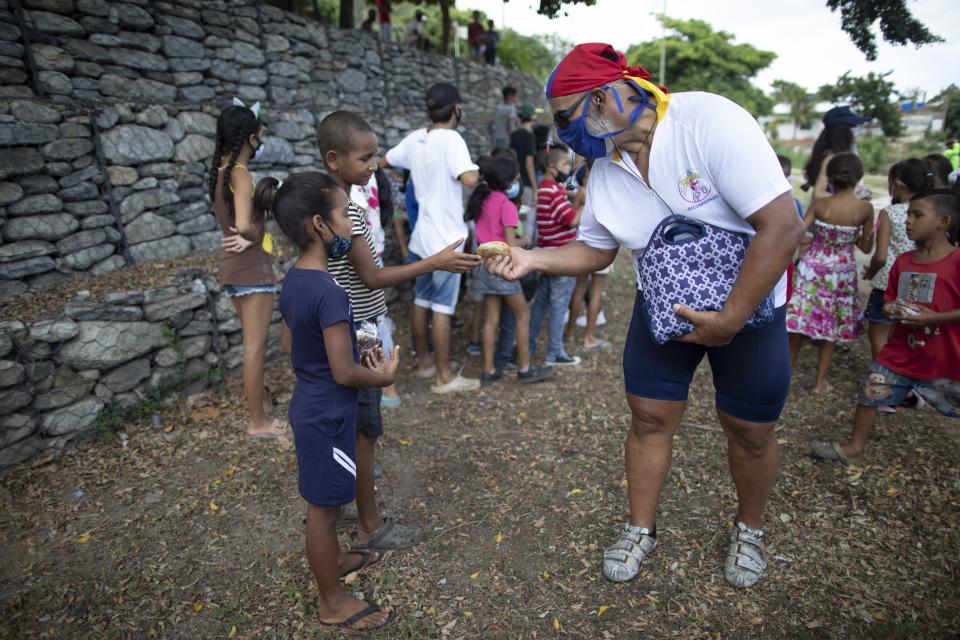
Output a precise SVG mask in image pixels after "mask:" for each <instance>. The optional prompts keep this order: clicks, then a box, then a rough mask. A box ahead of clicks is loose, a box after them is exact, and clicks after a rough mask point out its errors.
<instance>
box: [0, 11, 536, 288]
mask: <svg viewBox="0 0 960 640" xmlns="http://www.w3.org/2000/svg"><path fill="white" fill-rule="evenodd" d="M21 4H22V8H18V5H17V4H16V3H14V2H12V1H10V0H0V225H2V226H0V297H8V298H9V297H10V296H13V295H16V294H19V293H22V292H23V291H25V290H27V289H29V288H39V287H43V286H45V285H47V284H50V283H51V282H57V281H61V280H63V279H65V278H69V277H70V276H71V275H72V274H75V273H77V272H90V273H93V274H99V273H105V272H108V271H112V270H116V269H119V268H122V267H123V266H124V265H126V264H131V263H140V262H145V261H149V260H155V259H161V258H170V257H176V256H180V255H184V254H187V253H190V252H192V251H207V250H212V249H215V248H217V247H218V246H219V242H220V234H219V232H218V231H217V230H216V224H215V221H214V218H213V216H212V214H211V211H210V205H209V201H208V198H207V195H206V180H205V176H206V175H207V173H206V172H207V170H208V168H207V166H206V165H207V163H208V162H209V158H210V156H211V155H212V154H213V150H214V140H213V136H214V132H215V124H216V116H217V114H218V113H219V111H220V109H221V108H222V107H223V106H225V105H227V104H229V101H230V99H231V98H232V97H234V96H238V97H239V98H240V99H242V100H244V101H246V102H247V103H248V104H251V103H253V102H254V101H258V100H259V101H262V102H263V105H264V108H263V119H264V121H265V123H266V125H267V138H266V148H265V150H264V153H263V156H262V157H261V159H260V161H259V162H257V163H254V164H253V165H252V166H251V169H253V170H254V172H255V174H256V175H260V174H264V173H276V174H278V175H283V174H286V173H289V172H293V171H303V170H312V169H322V163H321V162H320V158H319V154H318V152H317V149H316V139H315V134H316V129H315V127H316V125H317V123H318V122H319V121H320V120H321V119H322V118H323V117H324V116H325V115H326V114H328V113H329V112H331V111H334V110H336V109H351V110H354V111H357V112H359V113H360V114H362V115H363V116H365V117H366V118H367V119H368V120H369V121H370V123H371V124H372V125H373V127H374V129H375V130H376V131H377V133H378V134H379V135H380V138H381V144H382V146H383V147H384V148H387V147H389V146H390V145H392V144H395V143H396V142H398V141H399V140H400V138H401V136H402V135H404V134H405V133H406V132H407V131H409V130H410V129H413V128H415V127H418V126H422V125H424V124H425V122H426V116H425V114H424V98H423V96H424V91H425V90H426V88H427V87H428V86H429V85H430V84H431V83H433V82H435V81H439V80H447V81H453V82H456V83H457V84H458V85H459V87H460V90H461V93H462V94H463V97H464V100H465V112H466V113H467V119H466V121H465V123H464V126H463V128H462V132H463V134H464V137H465V138H466V139H467V142H468V144H469V145H470V146H471V148H472V151H473V153H474V155H479V154H480V153H483V152H486V151H487V150H488V149H489V146H490V145H489V140H490V120H491V117H492V112H493V109H494V108H495V107H496V105H497V104H498V103H499V102H500V88H501V87H502V86H503V85H505V84H508V83H509V84H514V85H516V86H518V87H521V88H523V91H524V93H526V95H527V97H528V98H529V99H535V98H538V97H539V88H538V87H537V86H536V84H535V82H534V81H533V80H532V79H531V78H528V77H524V76H518V75H516V74H512V73H510V72H508V71H506V70H504V69H502V68H494V67H489V66H486V65H480V64H475V63H472V62H468V61H463V60H457V59H454V58H450V57H444V56H436V55H431V54H426V53H423V52H421V51H417V50H413V49H408V48H405V47H401V46H399V45H391V44H385V43H383V42H381V41H380V40H379V39H378V38H377V37H376V36H375V34H370V33H366V32H362V31H342V30H339V29H334V28H329V27H325V26H323V25H320V24H317V23H313V22H308V21H307V20H305V19H304V18H302V17H300V16H296V15H292V14H287V13H284V12H282V11H280V10H278V9H275V8H273V7H271V6H269V5H261V4H260V3H257V2H254V1H253V0H235V1H231V2H221V1H207V0H175V1H174V0H171V1H168V2H151V1H149V0H128V1H127V2H108V1H106V0H22V1H21ZM21 25H24V27H25V29H21Z"/></svg>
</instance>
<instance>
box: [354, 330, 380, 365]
mask: <svg viewBox="0 0 960 640" xmlns="http://www.w3.org/2000/svg"><path fill="white" fill-rule="evenodd" d="M357 348H358V349H359V350H360V357H361V358H362V357H364V356H365V355H367V354H368V353H373V352H375V351H376V350H377V349H381V348H383V341H382V340H381V339H380V332H379V331H378V330H377V325H375V324H373V323H372V322H366V321H364V322H362V323H360V328H359V329H357Z"/></svg>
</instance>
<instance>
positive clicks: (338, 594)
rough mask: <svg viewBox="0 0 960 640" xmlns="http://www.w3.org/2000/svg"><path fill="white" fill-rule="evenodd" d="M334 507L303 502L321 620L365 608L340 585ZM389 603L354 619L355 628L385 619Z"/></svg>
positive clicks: (329, 620) (340, 619) (334, 619)
mask: <svg viewBox="0 0 960 640" xmlns="http://www.w3.org/2000/svg"><path fill="white" fill-rule="evenodd" d="M339 514H340V509H338V508H337V507H316V506H314V505H312V504H311V505H307V535H306V539H307V540H306V548H307V564H309V565H310V571H311V573H313V579H314V580H316V582H317V588H318V591H319V597H318V598H317V615H318V617H319V618H320V621H321V622H326V623H328V624H329V623H335V622H343V621H344V620H347V619H349V618H350V617H351V616H353V615H356V614H358V613H360V612H361V611H363V610H364V609H366V608H367V603H366V602H364V601H363V600H358V599H356V598H354V597H353V596H352V595H350V594H349V593H347V592H346V591H345V590H344V588H343V587H342V586H341V585H340V564H341V553H340V543H339V542H338V541H337V517H338V516H339ZM389 614H390V609H389V607H384V608H383V611H380V612H377V613H374V614H371V615H369V616H367V617H366V618H364V619H362V620H360V621H359V622H357V627H358V628H363V627H369V626H373V625H377V624H380V623H382V622H383V621H384V620H386V618H387V616H388V615H389Z"/></svg>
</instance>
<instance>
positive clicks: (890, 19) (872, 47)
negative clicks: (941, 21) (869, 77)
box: [827, 0, 943, 60]
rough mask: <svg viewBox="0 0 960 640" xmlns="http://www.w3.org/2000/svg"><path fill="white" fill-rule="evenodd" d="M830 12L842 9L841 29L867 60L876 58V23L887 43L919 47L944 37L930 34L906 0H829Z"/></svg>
mask: <svg viewBox="0 0 960 640" xmlns="http://www.w3.org/2000/svg"><path fill="white" fill-rule="evenodd" d="M827 7H829V9H830V11H837V10H839V11H840V28H841V29H843V30H844V32H845V33H846V34H847V35H848V36H850V40H852V41H853V44H854V46H856V47H857V49H859V50H860V51H862V52H863V53H864V55H865V56H866V57H867V60H876V59H877V39H876V36H875V35H874V33H873V23H874V22H876V21H877V20H878V19H879V21H880V35H882V36H883V39H884V40H886V41H887V42H889V43H891V44H895V45H900V46H905V45H908V44H914V45H916V46H917V47H920V46H922V45H925V44H932V43H934V42H943V38H941V37H940V36H938V35H935V34H933V33H931V32H930V31H929V30H928V29H927V27H926V26H925V25H924V24H923V23H922V22H920V21H919V20H917V19H916V18H914V17H913V14H911V13H910V10H909V9H908V8H907V2H906V0H827Z"/></svg>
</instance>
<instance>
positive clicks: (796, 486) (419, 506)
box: [0, 263, 960, 639]
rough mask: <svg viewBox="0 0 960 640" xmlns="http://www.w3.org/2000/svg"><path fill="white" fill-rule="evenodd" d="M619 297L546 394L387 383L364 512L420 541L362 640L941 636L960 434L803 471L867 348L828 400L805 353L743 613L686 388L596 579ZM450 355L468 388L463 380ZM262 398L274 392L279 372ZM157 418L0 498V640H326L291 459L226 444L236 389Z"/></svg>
mask: <svg viewBox="0 0 960 640" xmlns="http://www.w3.org/2000/svg"><path fill="white" fill-rule="evenodd" d="M632 289H633V278H632V274H631V273H630V268H629V265H628V264H626V263H624V264H623V265H621V267H620V268H619V270H618V271H617V272H616V273H615V274H614V277H613V279H612V283H611V287H610V292H609V294H608V296H607V298H606V303H605V307H606V314H607V316H608V318H609V319H610V324H609V325H608V326H607V327H606V328H605V331H604V335H605V336H606V337H608V338H610V339H611V340H612V341H613V343H614V348H613V349H611V350H608V351H605V352H600V353H594V354H588V355H585V360H584V363H583V365H581V366H580V367H579V368H576V369H567V370H564V371H561V372H560V373H559V375H558V377H557V379H556V381H554V382H553V383H547V384H541V385H535V386H533V387H521V386H520V385H518V384H515V383H512V382H500V383H498V384H496V385H494V386H491V387H486V388H484V389H483V390H482V391H480V392H478V393H476V394H472V395H461V396H456V397H449V396H435V395H433V394H431V393H430V391H429V389H428V388H427V384H426V383H423V382H420V381H417V380H416V379H415V377H414V376H413V375H412V369H411V368H410V362H409V361H408V362H407V363H405V366H404V367H403V371H404V374H403V379H402V380H401V382H400V390H401V393H402V395H403V406H402V407H401V408H400V409H397V410H387V411H386V413H385V419H386V430H387V431H386V436H385V437H384V438H383V440H382V448H381V450H380V453H379V454H378V455H379V460H380V461H381V462H382V464H383V466H384V467H385V468H386V476H385V477H384V478H383V479H382V480H381V481H380V482H379V486H378V492H379V493H378V495H379V500H380V502H381V503H382V506H383V510H384V511H385V512H387V513H388V514H392V515H395V516H397V517H399V518H400V519H401V520H402V521H404V522H408V523H416V524H418V525H420V526H422V527H423V528H424V532H425V541H424V543H423V544H421V545H420V546H418V547H416V548H415V549H412V550H409V551H404V552H394V553H391V554H390V555H389V556H388V557H387V559H386V560H385V562H383V563H382V565H381V566H380V567H379V568H378V569H376V570H374V571H373V572H371V573H370V574H367V575H361V576H360V577H359V578H357V579H356V580H354V581H352V582H351V584H350V588H351V589H352V590H354V591H362V592H363V593H364V594H365V596H366V597H367V598H372V599H375V600H377V601H380V602H387V603H390V604H391V605H393V606H394V607H396V608H397V609H398V610H399V613H400V619H399V621H398V622H397V624H395V625H394V626H393V627H391V628H390V629H388V630H386V631H383V632H381V633H380V634H379V635H376V636H373V637H378V638H438V637H449V638H551V637H555V636H565V637H571V638H605V639H609V638H641V637H642V638H663V637H681V638H729V637H732V636H734V635H737V636H740V637H758V638H759V637H764V638H769V637H790V638H859V637H867V638H897V637H903V638H907V637H921V638H939V637H957V635H958V634H960V617H958V615H957V614H958V611H960V580H958V577H960V576H958V571H960V562H958V557H960V537H958V529H960V484H958V478H960V468H958V459H960V455H958V454H960V438H958V435H960V430H958V426H957V425H956V424H953V423H950V422H949V421H947V420H946V419H944V418H941V417H940V416H938V415H937V414H936V413H935V412H933V411H932V410H930V409H924V410H921V411H919V412H911V411H907V410H904V409H901V410H900V412H899V413H897V414H896V415H893V416H884V417H882V418H881V419H880V422H879V424H878V426H877V429H876V431H875V436H874V437H873V440H872V441H871V447H870V449H869V451H868V455H869V460H868V461H867V463H866V464H865V465H864V466H860V467H851V468H844V467H841V466H836V465H831V464H825V463H822V462H818V461H815V460H813V459H812V458H810V457H809V455H808V446H807V443H808V442H809V441H810V440H811V439H812V438H815V437H832V436H837V435H839V434H841V433H845V432H846V431H847V430H848V428H849V423H850V418H851V415H852V409H853V406H852V402H851V399H852V397H853V394H854V392H855V390H856V385H857V381H858V378H859V377H860V376H861V374H862V373H863V372H864V371H865V368H866V366H867V364H868V358H869V355H868V348H867V345H866V342H865V340H863V341H861V342H860V343H859V344H857V345H855V346H854V347H853V348H852V349H850V350H848V351H842V352H839V353H838V354H837V357H836V360H835V362H834V366H833V369H832V374H831V375H832V380H833V382H834V384H835V386H836V390H835V392H834V393H833V394H832V395H831V396H829V397H826V398H820V397H815V396H813V395H812V394H811V392H810V387H811V386H812V379H813V376H812V373H813V371H812V370H813V367H814V362H815V349H813V348H812V347H811V348H808V349H807V350H806V351H805V352H804V353H803V354H802V355H801V361H800V364H799V367H798V371H797V373H796V377H795V384H794V388H793V391H792V395H791V398H790V401H789V404H788V406H787V408H786V410H785V412H784V415H783V419H782V421H781V423H780V426H779V440H780V444H781V446H782V449H781V452H782V464H781V469H780V476H779V480H778V483H777V486H776V488H775V489H774V492H773V495H772V498H771V500H770V504H769V506H768V510H767V522H766V531H767V537H768V547H767V553H768V559H769V561H770V569H769V572H768V575H767V578H766V579H765V580H764V581H763V582H761V583H760V584H759V585H758V586H756V587H754V588H752V589H749V590H745V591H737V590H734V589H733V588H731V587H729V586H727V584H726V583H725V582H724V581H723V577H722V574H721V565H722V561H723V558H724V555H725V552H726V541H727V537H728V534H729V527H730V525H731V521H732V518H733V516H734V515H735V508H736V503H735V496H734V491H733V486H732V483H731V480H730V477H729V475H728V472H727V465H726V457H725V446H724V437H723V434H722V433H721V431H720V429H719V426H718V424H717V421H716V418H715V416H714V412H713V393H712V385H711V382H710V376H709V371H708V370H707V369H706V368H703V369H701V370H700V371H699V372H698V374H697V377H696V381H695V384H694V386H693V388H692V389H691V402H690V406H689V409H688V411H687V414H686V417H685V420H684V425H683V427H682V429H681V431H680V434H679V436H678V437H677V439H676V443H675V448H674V459H673V469H672V471H671V473H670V475H669V477H668V481H667V484H666V486H665V488H664V491H663V496H662V503H661V508H660V515H659V520H658V528H659V533H660V537H659V542H660V544H659V546H658V548H657V549H656V551H655V552H654V553H653V555H652V556H651V557H650V558H649V560H648V561H647V562H646V563H645V564H644V566H643V568H642V571H641V573H640V576H639V577H638V578H637V579H636V580H635V581H633V582H631V583H628V584H623V585H617V584H613V583H610V582H608V581H606V580H605V579H604V578H603V576H602V573H601V570H600V558H601V553H602V550H603V548H604V546H606V545H608V544H610V543H611V542H613V540H614V539H615V538H616V535H617V530H618V528H619V526H620V525H621V524H622V523H623V522H624V519H625V517H626V497H625V491H626V489H625V483H624V473H623V463H622V456H623V439H624V436H625V434H626V429H627V424H628V412H627V407H626V403H625V401H624V397H623V391H622V373H621V365H620V363H621V353H620V349H621V348H622V346H623V336H624V335H625V332H626V326H627V323H628V321H629V314H630V309H631V305H632V302H633V292H632ZM469 313H470V311H469V309H468V308H465V309H464V311H463V315H464V316H465V317H469ZM393 315H394V316H395V317H397V318H398V319H404V318H405V317H406V313H405V309H403V308H395V309H394V312H393ZM398 324H400V325H401V326H402V325H404V324H405V322H400V323H398ZM456 339H457V345H456V346H457V349H458V352H459V353H464V347H465V339H464V334H463V332H462V331H461V332H458V335H457V336H456ZM408 340H409V338H408V335H407V333H406V331H405V329H403V328H401V334H400V336H399V340H398V342H399V344H401V345H407V344H409V342H408ZM460 359H461V361H464V359H466V361H467V363H468V368H467V373H468V374H473V375H476V374H477V373H478V372H479V365H478V362H477V360H478V359H477V358H469V359H467V357H466V355H463V356H462V358H460ZM408 360H409V359H408ZM270 378H271V380H270V382H271V385H272V386H273V388H274V389H275V390H276V389H280V390H286V391H290V390H291V389H292V382H293V379H292V375H291V374H290V372H289V371H288V370H287V369H286V367H276V368H274V369H272V370H271V372H270ZM163 419H164V424H165V425H166V427H165V428H166V429H169V431H166V430H164V429H154V428H152V427H150V426H149V425H134V424H131V425H130V426H129V427H128V428H127V430H126V431H125V432H123V433H121V434H119V436H118V437H116V438H114V439H113V440H111V441H107V442H100V441H93V440H90V441H87V442H84V443H81V444H80V445H79V446H78V447H77V448H76V449H74V450H73V451H71V452H69V453H68V454H66V455H64V456H62V457H61V458H59V459H57V460H54V461H48V462H45V463H41V464H36V465H25V466H21V467H19V468H16V469H13V470H11V471H8V472H7V473H5V474H4V475H2V476H0V638H2V639H13V638H90V639H93V638H97V639H100V638H177V639H180V638H182V639H196V638H231V637H232V638H323V637H327V634H326V633H325V632H324V631H322V630H320V629H319V628H318V627H317V625H316V624H315V622H314V620H315V606H314V598H315V587H314V585H313V583H312V581H311V578H310V574H309V572H308V570H307V568H306V564H305V561H304V557H303V518H304V515H305V509H304V504H303V502H302V500H301V499H300V497H299V496H298V494H297V488H296V466H295V457H294V453H293V449H292V445H291V444H289V443H287V444H283V443H263V442H261V443H248V442H246V441H244V439H243V438H242V437H241V429H242V424H243V409H242V406H241V402H240V401H239V399H238V393H237V391H236V390H235V387H228V388H227V389H224V390H222V391H221V392H219V393H218V394H217V395H216V396H215V404H214V406H213V407H206V408H205V409H204V410H202V411H198V412H196V413H194V414H193V415H192V416H191V415H187V416H186V417H184V415H182V413H181V411H180V410H179V408H178V407H170V408H169V409H168V410H167V411H166V412H165V413H164V415H163ZM349 535H350V532H349V531H344V534H343V540H344V541H347V539H348V537H349Z"/></svg>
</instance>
